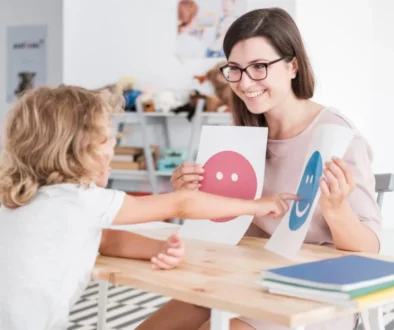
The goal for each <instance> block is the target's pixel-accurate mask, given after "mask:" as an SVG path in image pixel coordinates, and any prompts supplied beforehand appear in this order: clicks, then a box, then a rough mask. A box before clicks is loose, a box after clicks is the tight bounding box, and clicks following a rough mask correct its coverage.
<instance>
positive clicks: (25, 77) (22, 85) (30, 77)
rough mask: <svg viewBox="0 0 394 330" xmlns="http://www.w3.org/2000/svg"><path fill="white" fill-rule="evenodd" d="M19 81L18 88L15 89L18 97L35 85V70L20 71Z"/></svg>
mask: <svg viewBox="0 0 394 330" xmlns="http://www.w3.org/2000/svg"><path fill="white" fill-rule="evenodd" d="M18 77H19V83H18V87H17V89H16V90H15V91H14V93H15V95H16V96H17V97H19V96H21V95H22V94H23V92H25V91H27V90H28V89H31V88H33V87H34V78H35V77H36V73H35V72H19V73H18Z"/></svg>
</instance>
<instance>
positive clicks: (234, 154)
mask: <svg viewBox="0 0 394 330" xmlns="http://www.w3.org/2000/svg"><path fill="white" fill-rule="evenodd" d="M267 137H268V130H267V128H265V127H236V126H203V128H202V132H201V138H200V145H199V150H198V155H197V160H196V162H197V163H199V164H203V166H204V170H205V172H204V173H203V176H204V179H203V180H202V181H201V188H200V191H204V192H207V193H211V194H216V195H220V196H226V197H233V198H241V199H256V198H259V197H261V193H262V189H263V183H264V171H265V157H266V148H267ZM252 220H253V216H249V215H243V216H239V217H226V218H218V219H201V220H188V219H186V220H185V222H184V224H183V225H182V227H181V230H180V234H181V236H183V237H188V238H193V239H200V240H205V241H213V242H219V243H225V244H230V245H236V244H238V243H239V241H240V240H241V238H242V237H243V236H244V234H245V232H246V230H247V229H248V228H249V226H250V224H251V222H252Z"/></svg>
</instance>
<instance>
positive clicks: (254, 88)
mask: <svg viewBox="0 0 394 330" xmlns="http://www.w3.org/2000/svg"><path fill="white" fill-rule="evenodd" d="M279 58H280V56H279V55H278V54H277V53H276V51H275V50H274V48H273V47H272V46H271V45H270V44H269V42H268V41H267V39H265V38H263V37H253V38H250V39H246V40H243V41H240V42H238V43H237V44H236V45H235V46H234V47H233V49H232V50H231V53H230V56H229V58H228V64H229V65H231V66H236V67H239V68H245V67H246V66H248V65H250V64H252V63H255V64H254V65H252V66H251V67H249V69H248V72H250V73H251V75H252V77H254V78H256V77H257V76H258V75H261V73H262V72H263V71H264V70H265V68H264V66H263V65H261V64H260V63H268V62H271V61H274V60H277V59H279ZM296 64H297V63H296V61H294V60H293V61H291V62H290V63H287V62H286V61H284V60H282V61H279V62H277V63H274V64H272V65H270V66H268V68H267V76H266V78H265V79H264V80H260V81H254V80H252V79H251V78H250V77H248V75H247V74H246V73H245V72H243V73H242V78H241V80H240V81H239V82H234V83H229V84H230V86H231V89H232V90H233V91H234V93H235V94H237V96H238V97H239V98H241V100H243V101H244V102H245V104H246V106H247V108H248V109H249V111H250V112H252V113H254V114H261V113H265V112H267V111H269V110H271V109H274V108H276V107H278V106H280V105H281V104H282V103H283V101H284V100H285V99H286V98H287V97H288V96H289V95H290V94H292V93H293V92H292V89H291V80H292V79H293V78H295V76H296V72H297V68H296Z"/></svg>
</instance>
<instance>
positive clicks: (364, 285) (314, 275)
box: [259, 255, 394, 307]
mask: <svg viewBox="0 0 394 330" xmlns="http://www.w3.org/2000/svg"><path fill="white" fill-rule="evenodd" d="M259 282H260V284H261V286H262V287H263V288H264V289H265V290H266V291H267V292H269V293H272V294H280V295H285V296H291V297H298V298H303V299H310V300H316V301H321V302H326V303H333V304H339V305H345V306H351V307H362V306H364V305H366V304H372V303H374V302H376V303H379V302H382V301H385V300H390V299H392V300H394V263H393V262H389V261H384V260H379V259H375V258H369V257H364V256H359V255H347V256H341V257H336V258H330V259H325V260H319V261H313V262H307V263H301V264H295V265H291V266H286V267H279V268H275V269H268V270H266V271H263V272H262V276H261V278H260V281H259Z"/></svg>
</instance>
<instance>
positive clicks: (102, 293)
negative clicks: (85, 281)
mask: <svg viewBox="0 0 394 330" xmlns="http://www.w3.org/2000/svg"><path fill="white" fill-rule="evenodd" d="M108 286H109V283H108V282H107V281H103V280H99V296H98V315H97V330H106V329H107V320H106V317H107V294H108Z"/></svg>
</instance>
